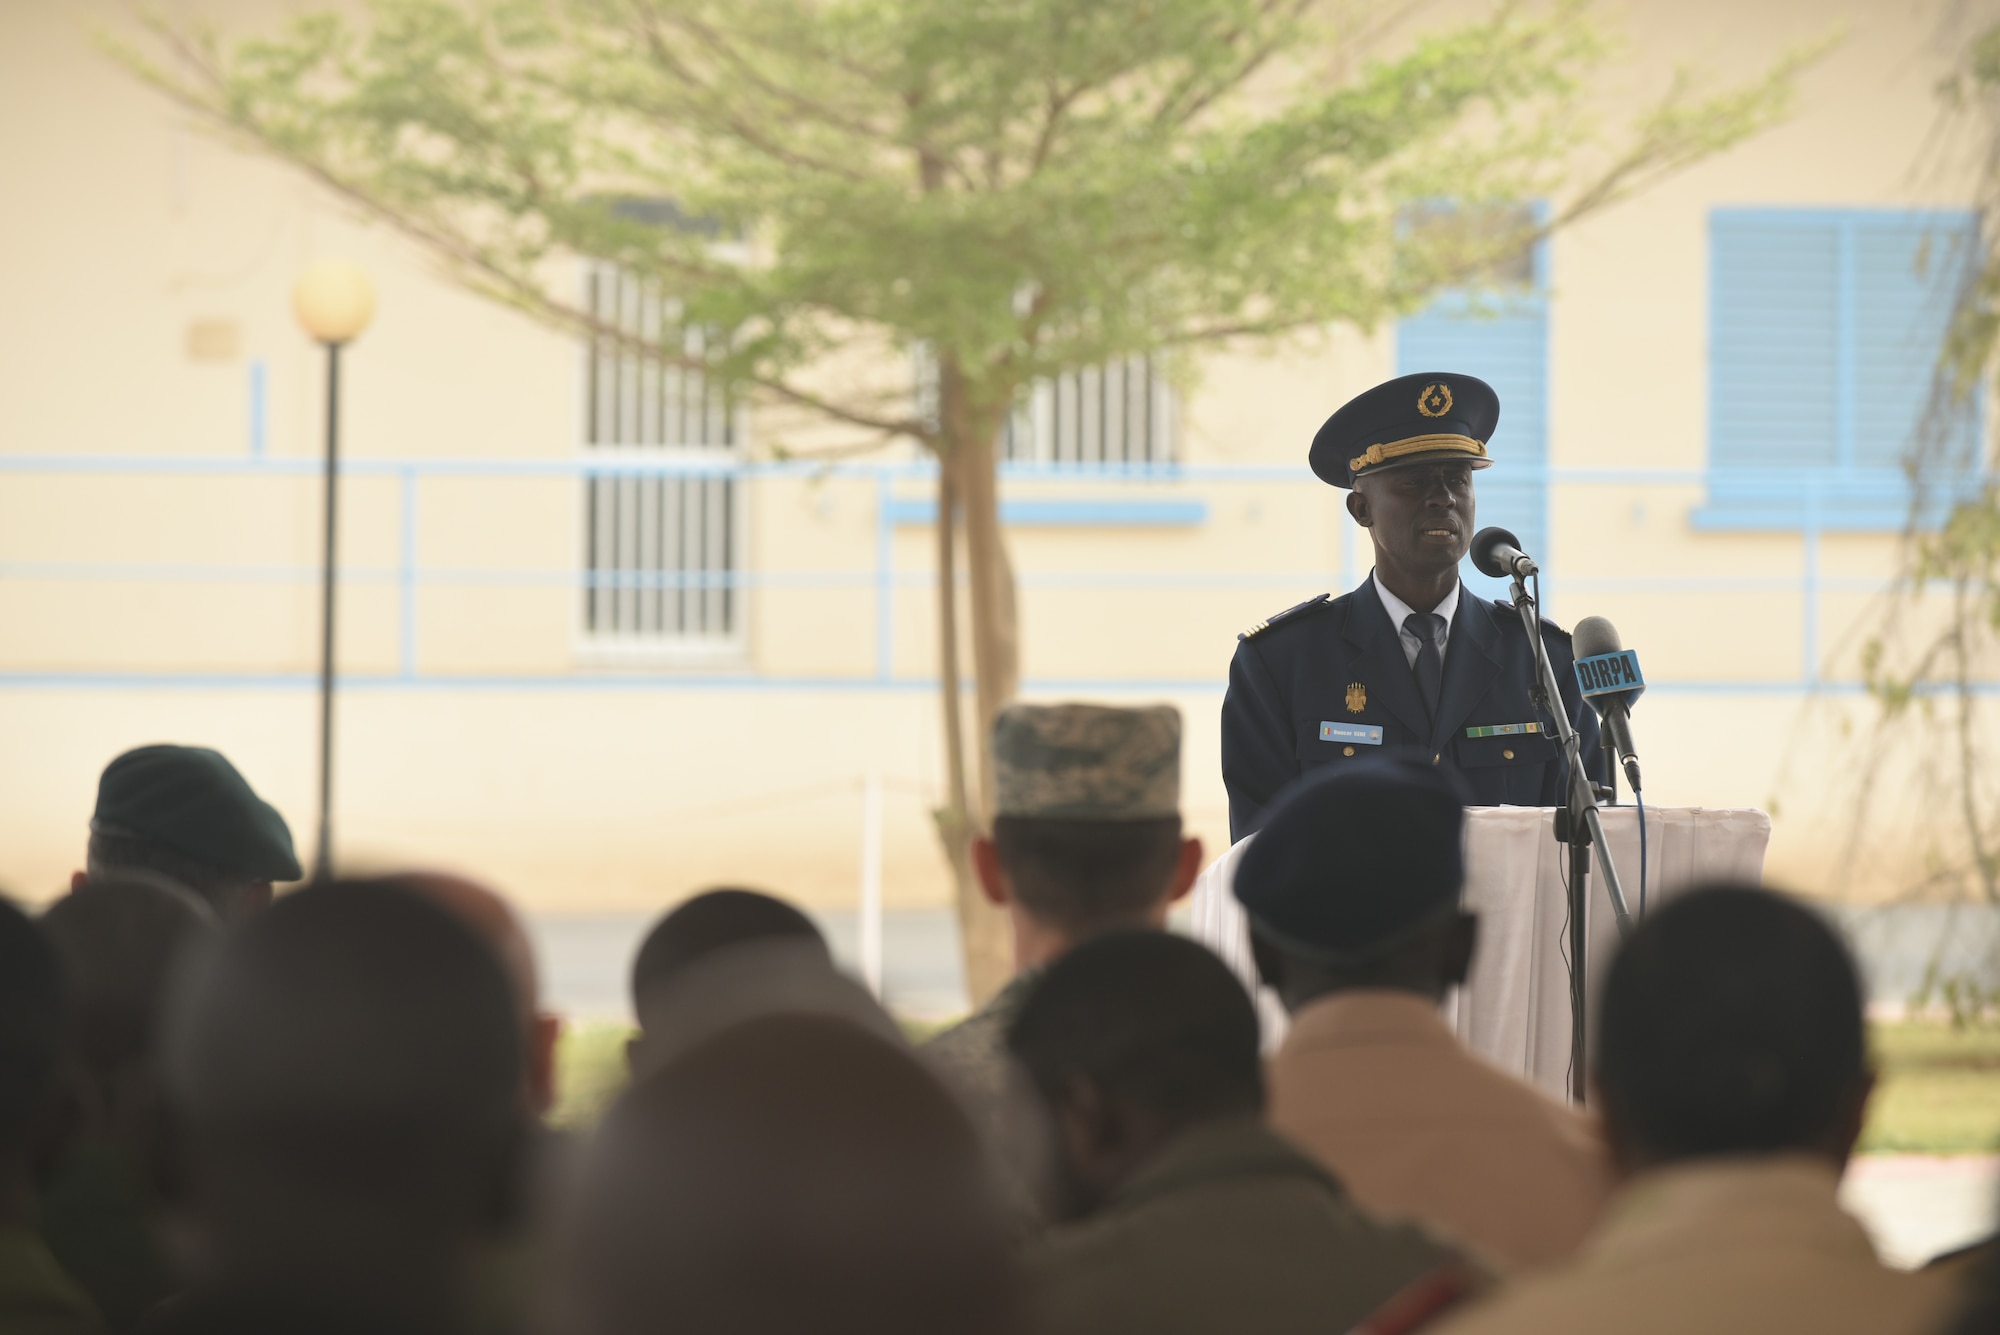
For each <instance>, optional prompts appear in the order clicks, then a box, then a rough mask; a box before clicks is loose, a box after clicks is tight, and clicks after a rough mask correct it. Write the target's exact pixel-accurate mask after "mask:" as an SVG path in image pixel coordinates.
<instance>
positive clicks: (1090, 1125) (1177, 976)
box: [1007, 931, 1264, 1219]
mask: <svg viewBox="0 0 2000 1335" xmlns="http://www.w3.org/2000/svg"><path fill="white" fill-rule="evenodd" d="M1257 1040H1258V1034H1257V1014H1256V1011H1255V1009H1254V1008H1253V1007H1252V1005H1251V1002H1250V997H1249V995H1248V994H1247V993H1245V992H1244V990H1243V985H1242V984H1241V983H1239V982H1238V981H1237V980H1236V975H1234V974H1232V973H1231V972H1230V971H1229V968H1228V966H1227V965H1225V964H1223V962H1222V961H1221V960H1219V959H1217V958H1216V957H1215V956H1214V955H1212V954H1210V953H1209V952H1208V951H1207V950H1205V949H1203V948H1202V947H1201V946H1198V945H1196V944H1195V943H1194V942H1192V941H1189V940H1186V939H1185V938H1182V937H1178V936H1172V935H1169V934H1167V933H1165V932H1151V931H1126V932H1113V933H1108V934H1105V935H1102V936H1099V937H1097V938H1095V939H1093V940H1091V941H1088V942H1085V943H1084V944H1083V945H1080V946H1078V947H1076V949H1074V950H1072V951H1070V952H1069V953H1067V954H1065V955H1064V956H1063V957H1062V958H1061V959H1059V960H1057V961H1056V962H1055V963H1054V964H1052V965H1050V966H1049V969H1048V971H1047V972H1046V973H1045V974H1043V975H1042V976H1041V978H1040V979H1039V980H1037V982H1036V983H1035V986H1034V990H1033V991H1031V992H1030V993H1029V994H1028V999H1027V1001H1026V1002H1025V1003H1024V1005H1023V1006H1022V1008H1021V1012H1020V1014H1019V1015H1018V1016H1017V1017H1016V1018H1015V1020H1014V1024H1013V1027H1012V1028H1011V1029H1010V1030H1009V1032H1008V1035H1007V1046H1008V1048H1009V1050H1010V1051H1011V1052H1012V1053H1013V1055H1014V1058H1015V1060H1016V1062H1017V1063H1018V1066H1019V1068H1020V1070H1021V1071H1022V1073H1024V1074H1025V1076H1026V1077H1027V1079H1028V1081H1029V1082H1030V1084H1031V1085H1032V1086H1033V1090H1034V1093H1035V1094H1036V1095H1037V1096H1038V1097H1039V1099H1040V1100H1041V1102H1042V1103H1043V1105H1044V1106H1046V1107H1047V1109H1048V1110H1049V1112H1050V1114H1051V1121H1052V1126H1051V1128H1050V1131H1051V1137H1050V1140H1051V1146H1052V1158H1053V1162H1052V1163H1051V1164H1050V1165H1049V1166H1048V1167H1049V1173H1048V1180H1047V1181H1045V1182H1044V1183H1042V1188H1043V1190H1044V1193H1045V1196H1046V1200H1045V1204H1046V1206H1047V1207H1048V1209H1049V1212H1050V1214H1051V1215H1052V1216H1053V1217H1055V1218H1058V1219H1063V1218H1074V1217H1077V1216H1079V1215H1082V1214H1086V1213H1088V1212H1089V1211H1090V1210H1092V1209H1094V1208H1095V1207H1096V1206H1097V1205H1098V1204H1099V1203H1100V1202H1102V1200H1103V1199H1104V1198H1105V1197H1106V1196H1107V1195H1109V1194H1110V1193H1111V1192H1113V1191H1114V1190H1116V1189H1117V1187H1118V1186H1119V1184H1120V1183H1122V1182H1124V1181H1126V1180H1127V1179H1128V1178H1129V1177H1130V1176H1131V1175H1132V1174H1133V1173H1134V1172H1136V1171H1138V1170H1139V1169H1141V1168H1143V1167H1144V1166H1145V1164H1146V1163H1147V1162H1149V1161H1150V1160H1151V1159H1152V1158H1153V1157H1154V1156H1155V1155H1157V1154H1158V1153H1159V1151H1160V1150H1162V1149H1163V1148H1165V1147H1166V1145H1167V1144H1168V1142H1170V1141H1171V1140H1172V1139H1173V1138H1174V1137H1175V1136H1177V1135H1179V1134H1180V1133H1182V1132H1184V1131H1187V1130H1189V1129H1191V1128H1193V1127H1195V1126H1197V1125H1199V1124H1202V1123H1206V1122H1214V1121H1221V1120H1227V1119H1234V1118H1245V1117H1255V1116H1257V1115H1258V1114H1260V1113H1261V1112H1262V1111H1263V1107H1264V1070H1263V1063H1262V1060H1261V1058H1260V1057H1259V1054H1258V1042H1257Z"/></svg>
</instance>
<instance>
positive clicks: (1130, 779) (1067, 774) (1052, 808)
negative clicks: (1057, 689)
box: [993, 704, 1181, 820]
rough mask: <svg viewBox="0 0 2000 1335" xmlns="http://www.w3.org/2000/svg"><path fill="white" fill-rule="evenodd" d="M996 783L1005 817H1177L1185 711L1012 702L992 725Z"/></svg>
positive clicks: (999, 811) (1000, 812)
mask: <svg viewBox="0 0 2000 1335" xmlns="http://www.w3.org/2000/svg"><path fill="white" fill-rule="evenodd" d="M993 786H994V789H995V797H996V799H997V800H996V801H995V803H994V808H995V811H996V813H997V814H998V815H1002V816H1029V817H1034V818H1036V819H1039V820H1157V819H1159V818H1161V817H1164V816H1177V815H1179V814H1180V809H1181V714H1180V711H1179V710H1178V709H1175V708H1174V707H1173V706H1172V705H1149V706H1146V707H1144V708H1141V709H1118V708H1113V707H1111V706H1109V705H1077V704H1070V705H1009V706H1008V707H1007V708H1005V709H1003V710H1001V711H1000V717H999V718H998V719H995V720H994V723H993Z"/></svg>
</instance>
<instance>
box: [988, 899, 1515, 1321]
mask: <svg viewBox="0 0 2000 1335" xmlns="http://www.w3.org/2000/svg"><path fill="white" fill-rule="evenodd" d="M1008 1044H1009V1046H1010V1048H1011V1049H1012V1050H1013V1053H1014V1055H1015V1057H1016V1058H1017V1059H1018V1060H1019V1062H1020V1064H1021V1067H1022V1068H1023V1070H1024V1071H1025V1073H1026V1078H1027V1079H1028V1080H1029V1081H1030V1082H1031V1083H1032V1085H1033V1087H1034V1089H1035V1091H1036V1093H1037V1095H1038V1096H1039V1097H1040V1099H1041V1100H1042V1101H1043V1104H1044V1106H1045V1108H1046V1110H1047V1113H1048V1115H1049V1117H1050V1119H1051V1121H1052V1123H1053V1125H1052V1127H1051V1132H1050V1136H1049V1143H1050V1144H1051V1145H1052V1146H1053V1149H1054V1153H1053V1155H1052V1162H1051V1164H1050V1165H1049V1168H1050V1171H1049V1174H1048V1176H1047V1177H1046V1178H1045V1180H1044V1184H1043V1190H1044V1192H1045V1194H1046V1195H1047V1196H1048V1214H1049V1215H1050V1217H1051V1218H1052V1219H1055V1220H1057V1221H1061V1222H1059V1224H1058V1226H1057V1227H1054V1228H1052V1229H1051V1230H1050V1232H1049V1233H1048V1234H1047V1235H1046V1236H1045V1237H1044V1238H1043V1239H1042V1240H1041V1241H1040V1243H1039V1244H1037V1245H1036V1246H1035V1247H1033V1248H1032V1249H1031V1251H1030V1263H1029V1279H1030V1284H1031V1293H1032V1294H1033V1297H1034V1300H1035V1302H1036V1304H1037V1308H1038V1311H1037V1316H1038V1317H1039V1319H1040V1326H1041V1329H1043V1330H1044V1331H1046V1332H1047V1333H1048V1335H1122V1333H1123V1332H1132V1333H1133V1335H1139V1333H1140V1332H1147V1333H1148V1335H1154V1333H1157V1335H1176V1333H1177V1332H1186V1335H1208V1333H1211V1332H1222V1331H1229V1332H1241V1335H1327V1333H1328V1332H1338V1331H1347V1330H1351V1329H1354V1328H1356V1327H1357V1325H1359V1324H1360V1323H1363V1322H1364V1321H1366V1322H1367V1323H1368V1324H1367V1325H1366V1326H1365V1327H1363V1328H1365V1329H1367V1330H1370V1331H1377V1332H1388V1331H1402V1330H1410V1329H1414V1328H1415V1327H1416V1325H1418V1324H1419V1323H1420V1322H1421V1321H1422V1320H1423V1319H1426V1318H1428V1317H1431V1316H1433V1315H1435V1314H1436V1313H1437V1312H1438V1311H1440V1310H1442V1309H1443V1308H1445V1307H1447V1306H1449V1305H1451V1304H1452V1303H1454V1302H1456V1301H1458V1300H1459V1299H1461V1298H1462V1297H1463V1296H1464V1295H1465V1294H1466V1293H1467V1292H1468V1291H1469V1289H1470V1288H1471V1286H1472V1285H1473V1284H1474V1283H1475V1282H1476V1280H1475V1275H1474V1272H1473V1271H1472V1269H1471V1268H1470V1267H1468V1266H1467V1265H1465V1264H1464V1263H1463V1262H1462V1261H1460V1260H1459V1259H1458V1258H1457V1257H1456V1256H1455V1255H1454V1254H1453V1253H1452V1252H1451V1251H1449V1250H1448V1249H1446V1248H1445V1247H1443V1246H1441V1245H1440V1244H1438V1243H1436V1242H1434V1241H1432V1240H1431V1239H1430V1238H1429V1237H1428V1236H1426V1235H1425V1234H1424V1233H1422V1232H1420V1231H1419V1230H1417V1229H1415V1228H1412V1227H1408V1226H1405V1225H1390V1224H1382V1223H1377V1222H1376V1221H1375V1220H1373V1219H1371V1218H1370V1217H1369V1216H1367V1215H1365V1214H1363V1213H1362V1212H1361V1210H1360V1209H1359V1208H1357V1206H1356V1205H1355V1203H1354V1202H1353V1201H1352V1200H1351V1199H1350V1198H1349V1196H1348V1194H1347V1192H1346V1191H1345V1190H1344V1189H1343V1188H1342V1187H1341V1185H1340V1183H1339V1182H1338V1181H1336V1180H1335V1179H1334V1178H1333V1177H1332V1176H1331V1175H1330V1174H1328V1173H1327V1172H1326V1170H1325V1169H1323V1168H1321V1167H1320V1166H1319V1165H1318V1164H1316V1163H1314V1162H1313V1160H1312V1159H1311V1158H1309V1157H1308V1156H1306V1155H1305V1154H1303V1153H1301V1152H1300V1151H1299V1150H1297V1149H1295V1148H1294V1147H1293V1146H1292V1145H1290V1144H1289V1143H1287V1142H1286V1141H1285V1140H1284V1139H1283V1138H1282V1137H1280V1136H1279V1135H1277V1134H1276V1133H1275V1132H1273V1131H1271V1130H1270V1129H1269V1128H1268V1127H1266V1126H1265V1125H1264V1122H1263V1113H1264V1079H1263V1069H1262V1063H1261V1058H1260V1056H1259V1053H1258V1042H1257V1016H1256V1011H1255V1009H1254V1008H1253V1007H1252V1005H1251V1002H1250V998H1249V996H1248V995H1247V994H1245V992H1244V990H1243V987H1242V984H1240V983H1239V982H1238V981H1237V980H1236V976H1235V975H1234V974H1232V973H1231V972H1230V971H1229V968H1228V966H1226V965H1224V964H1223V963H1222V961H1221V960H1219V959H1217V958H1216V957H1215V956H1213V955H1211V954H1210V953H1209V952H1208V951H1207V950H1205V949H1203V948H1202V947H1201V946H1199V945H1196V944H1195V943H1194V942H1192V941H1188V940H1185V939H1183V938H1181V937H1177V936H1170V935H1168V934H1166V933H1164V932H1136V931H1135V932H1118V933H1113V934H1111V935H1107V936H1101V937H1099V938H1097V939H1096V940H1094V941H1091V942H1089V943H1087V944H1085V945H1082V946H1079V947H1077V948H1076V949H1075V950H1073V951H1071V952H1069V953H1068V954H1066V955H1064V956H1063V958H1061V959H1060V960H1058V961H1056V962H1055V963H1054V964H1052V965H1051V966H1049V968H1048V970H1047V972H1046V973H1044V974H1043V975H1042V977H1041V978H1040V980H1039V981H1038V982H1037V983H1036V984H1035V987H1034V989H1033V991H1031V992H1030V993H1029V995H1028V999H1027V1001H1026V1003H1025V1004H1024V1005H1023V1006H1022V1008H1021V1013H1020V1015H1019V1016H1018V1017H1017V1018H1016V1019H1015V1021H1014V1026H1013V1028H1012V1030H1011V1031H1010V1032H1009V1035H1008ZM1371 1314H1372V1316H1373V1319H1371Z"/></svg>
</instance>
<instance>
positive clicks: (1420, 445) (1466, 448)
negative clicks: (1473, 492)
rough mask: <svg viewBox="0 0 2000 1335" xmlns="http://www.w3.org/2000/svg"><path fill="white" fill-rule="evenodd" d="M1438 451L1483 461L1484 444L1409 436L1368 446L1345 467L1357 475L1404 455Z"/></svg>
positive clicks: (1454, 437) (1460, 438) (1467, 439)
mask: <svg viewBox="0 0 2000 1335" xmlns="http://www.w3.org/2000/svg"><path fill="white" fill-rule="evenodd" d="M1439 451H1445V452H1448V453H1452V454H1469V455H1471V456H1472V457H1473V458H1475V459H1484V458H1485V457H1486V442H1484V441H1480V440H1474V439H1473V438H1472V437H1470V436H1458V435H1434V436H1411V437H1410V438H1409V439H1408V440H1398V441H1393V442H1391V443H1390V444H1387V445H1370V446H1369V447H1368V453H1366V454H1357V455H1355V456H1354V457H1353V458H1352V459H1349V460H1348V461H1347V467H1348V471H1349V472H1354V473H1358V472H1360V471H1361V470H1362V469H1364V468H1373V467H1375V466H1376V465H1377V464H1386V463H1388V462H1389V461H1390V460H1391V459H1400V458H1402V457H1403V456H1404V455H1406V454H1434V453H1437V452H1439Z"/></svg>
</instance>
